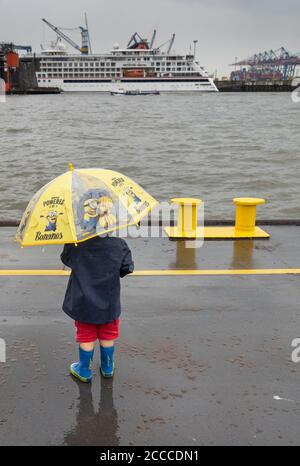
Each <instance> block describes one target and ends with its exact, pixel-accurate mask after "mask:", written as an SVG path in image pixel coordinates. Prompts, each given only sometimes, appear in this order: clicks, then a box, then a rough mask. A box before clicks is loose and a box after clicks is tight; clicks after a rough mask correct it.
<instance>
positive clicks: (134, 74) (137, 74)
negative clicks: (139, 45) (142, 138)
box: [123, 68, 145, 78]
mask: <svg viewBox="0 0 300 466" xmlns="http://www.w3.org/2000/svg"><path fill="white" fill-rule="evenodd" d="M123 76H124V78H143V77H144V76H145V71H144V70H143V69H138V68H137V69H136V68H132V69H124V71H123Z"/></svg>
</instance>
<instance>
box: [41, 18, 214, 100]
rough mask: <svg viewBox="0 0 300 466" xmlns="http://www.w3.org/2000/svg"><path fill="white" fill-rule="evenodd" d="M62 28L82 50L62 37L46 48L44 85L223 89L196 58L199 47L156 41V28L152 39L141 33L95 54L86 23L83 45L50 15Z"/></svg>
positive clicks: (106, 88) (161, 90)
mask: <svg viewBox="0 0 300 466" xmlns="http://www.w3.org/2000/svg"><path fill="white" fill-rule="evenodd" d="M44 21H45V22H46V23H47V24H48V25H49V26H50V27H51V28H52V29H53V30H55V32H56V33H58V34H59V35H60V36H61V37H63V39H65V40H66V41H67V42H69V43H70V44H71V45H73V46H74V47H75V48H76V49H77V50H79V51H81V53H74V54H73V53H71V54H70V53H68V52H67V50H66V47H65V45H64V44H63V42H62V38H61V37H58V39H57V41H56V43H54V44H52V46H51V47H50V48H48V49H47V50H42V52H41V54H39V55H35V57H36V59H37V61H38V71H37V73H36V75H37V80H38V85H39V86H40V87H58V88H60V89H61V90H63V91H65V92H78V91H80V92H110V93H115V94H116V93H118V90H119V89H120V88H122V89H123V90H124V91H126V92H128V91H136V90H137V89H138V90H139V91H141V92H147V93H164V92H170V93H182V92H183V93H184V92H217V91H218V89H217V87H216V86H215V84H214V81H213V79H212V78H210V77H209V76H208V74H207V72H206V71H205V70H204V68H203V67H202V66H200V63H199V62H198V61H197V60H196V59H195V53H194V54H191V53H190V54H189V55H180V54H178V53H175V52H173V51H172V46H173V43H174V39H175V35H173V37H172V39H171V41H170V44H169V46H168V49H167V50H166V51H163V50H162V48H161V47H158V48H155V47H154V39H155V36H156V31H154V34H153V37H152V39H151V40H150V41H148V40H147V39H142V38H141V36H139V34H137V33H135V34H134V35H133V36H132V38H131V40H130V41H129V43H128V45H127V47H126V48H120V47H119V45H118V44H115V45H114V47H113V49H112V50H111V51H110V52H109V53H107V54H93V53H91V52H90V49H89V47H88V40H87V38H89V36H87V34H88V29H84V28H81V29H82V38H83V45H82V47H79V46H77V45H76V44H74V42H73V41H71V40H70V39H69V38H68V37H67V36H65V34H63V33H62V32H61V31H59V30H58V28H56V27H55V26H53V25H51V23H49V22H47V21H46V20H44Z"/></svg>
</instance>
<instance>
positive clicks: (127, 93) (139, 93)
mask: <svg viewBox="0 0 300 466" xmlns="http://www.w3.org/2000/svg"><path fill="white" fill-rule="evenodd" d="M111 95H160V92H159V91H141V90H140V89H136V90H133V91H126V90H125V89H118V90H116V91H111Z"/></svg>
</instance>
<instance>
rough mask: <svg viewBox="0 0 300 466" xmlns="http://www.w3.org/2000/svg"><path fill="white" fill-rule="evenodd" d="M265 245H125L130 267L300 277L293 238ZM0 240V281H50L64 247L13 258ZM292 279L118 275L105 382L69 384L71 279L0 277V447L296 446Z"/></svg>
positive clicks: (297, 292) (9, 244)
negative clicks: (2, 349)
mask: <svg viewBox="0 0 300 466" xmlns="http://www.w3.org/2000/svg"><path fill="white" fill-rule="evenodd" d="M265 229H266V230H267V231H268V232H269V233H270V234H271V239H270V240H267V241H266V240H256V241H236V242H231V241H212V242H206V243H205V244H204V246H203V247H202V248H200V249H191V248H188V249H187V248H185V247H184V243H183V242H171V241H169V240H168V239H156V240H146V239H136V240H131V241H129V244H130V246H131V248H132V250H133V255H134V259H135V262H136V268H137V269H143V270H147V269H156V270H157V269H162V270H166V269H198V268H200V269H201V268H202V269H226V268H228V269H232V268H233V269H237V268H239V269H241V268H245V269H251V268H255V269H257V268H293V267H296V268H299V267H300V248H299V245H300V239H299V233H300V228H299V227H292V226H285V227H266V228H265ZM13 233H14V229H12V228H2V229H1V230H0V261H1V265H0V268H1V269H16V268H20V269H28V268H30V269H44V268H45V269H57V268H60V269H61V268H62V265H61V264H60V262H59V251H60V248H57V247H53V248H47V249H45V251H44V252H43V251H42V249H39V248H36V249H34V248H31V249H20V248H19V246H18V245H17V244H15V243H13V241H12V235H13ZM299 279H300V276H299V275H288V274H283V275H276V276H275V275H274V276H272V275H270V276H269V275H267V276H256V275H253V276H252V275H251V276H244V275H239V276H209V277H208V276H192V277H190V276H185V275H182V276H175V277H160V276H156V277H138V276H136V277H134V276H133V277H128V278H126V279H124V281H123V315H122V324H121V338H120V340H119V342H118V343H117V351H116V365H117V370H116V374H115V378H114V379H113V381H111V380H103V379H101V377H100V375H99V352H98V351H97V352H96V354H95V360H94V379H93V382H92V384H91V385H84V384H81V383H79V382H78V383H77V382H76V381H75V380H74V379H73V378H72V377H71V376H69V374H68V367H69V364H70V363H71V362H73V361H75V360H76V359H77V347H76V343H75V342H74V329H73V323H72V321H71V320H70V319H69V318H68V317H67V316H65V315H64V313H63V312H62V311H61V303H62V300H63V296H64V291H65V288H66V284H67V280H68V277H59V276H58V277H45V276H41V277H39V276H33V277H30V276H24V277H22V276H21V277H20V276H18V277H16V276H9V275H7V276H1V277H0V303H1V304H0V324H1V325H0V338H2V339H4V340H5V342H6V346H7V361H6V363H0V394H1V399H0V445H99V446H100V445H145V446H151V445H165V444H168V445H174V446H175V445H177V446H181V445H193V446H195V445H204V444H205V445H292V444H294V445H297V444H299V443H300V442H299V422H300V365H299V364H295V363H294V362H292V359H291V353H292V350H293V348H292V347H291V343H292V340H294V339H295V338H297V337H298V336H299V314H300V309H299V303H300V287H299Z"/></svg>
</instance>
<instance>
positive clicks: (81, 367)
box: [70, 322, 97, 382]
mask: <svg viewBox="0 0 300 466" xmlns="http://www.w3.org/2000/svg"><path fill="white" fill-rule="evenodd" d="M75 326H76V328H77V338H76V340H77V342H78V343H79V362H74V363H73V364H71V366H70V372H71V374H72V375H74V376H75V377H77V378H78V379H79V380H81V381H82V382H90V381H91V380H92V371H91V363H92V360H93V356H94V348H95V344H96V340H97V326H96V325H91V324H85V323H83V322H75Z"/></svg>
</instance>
